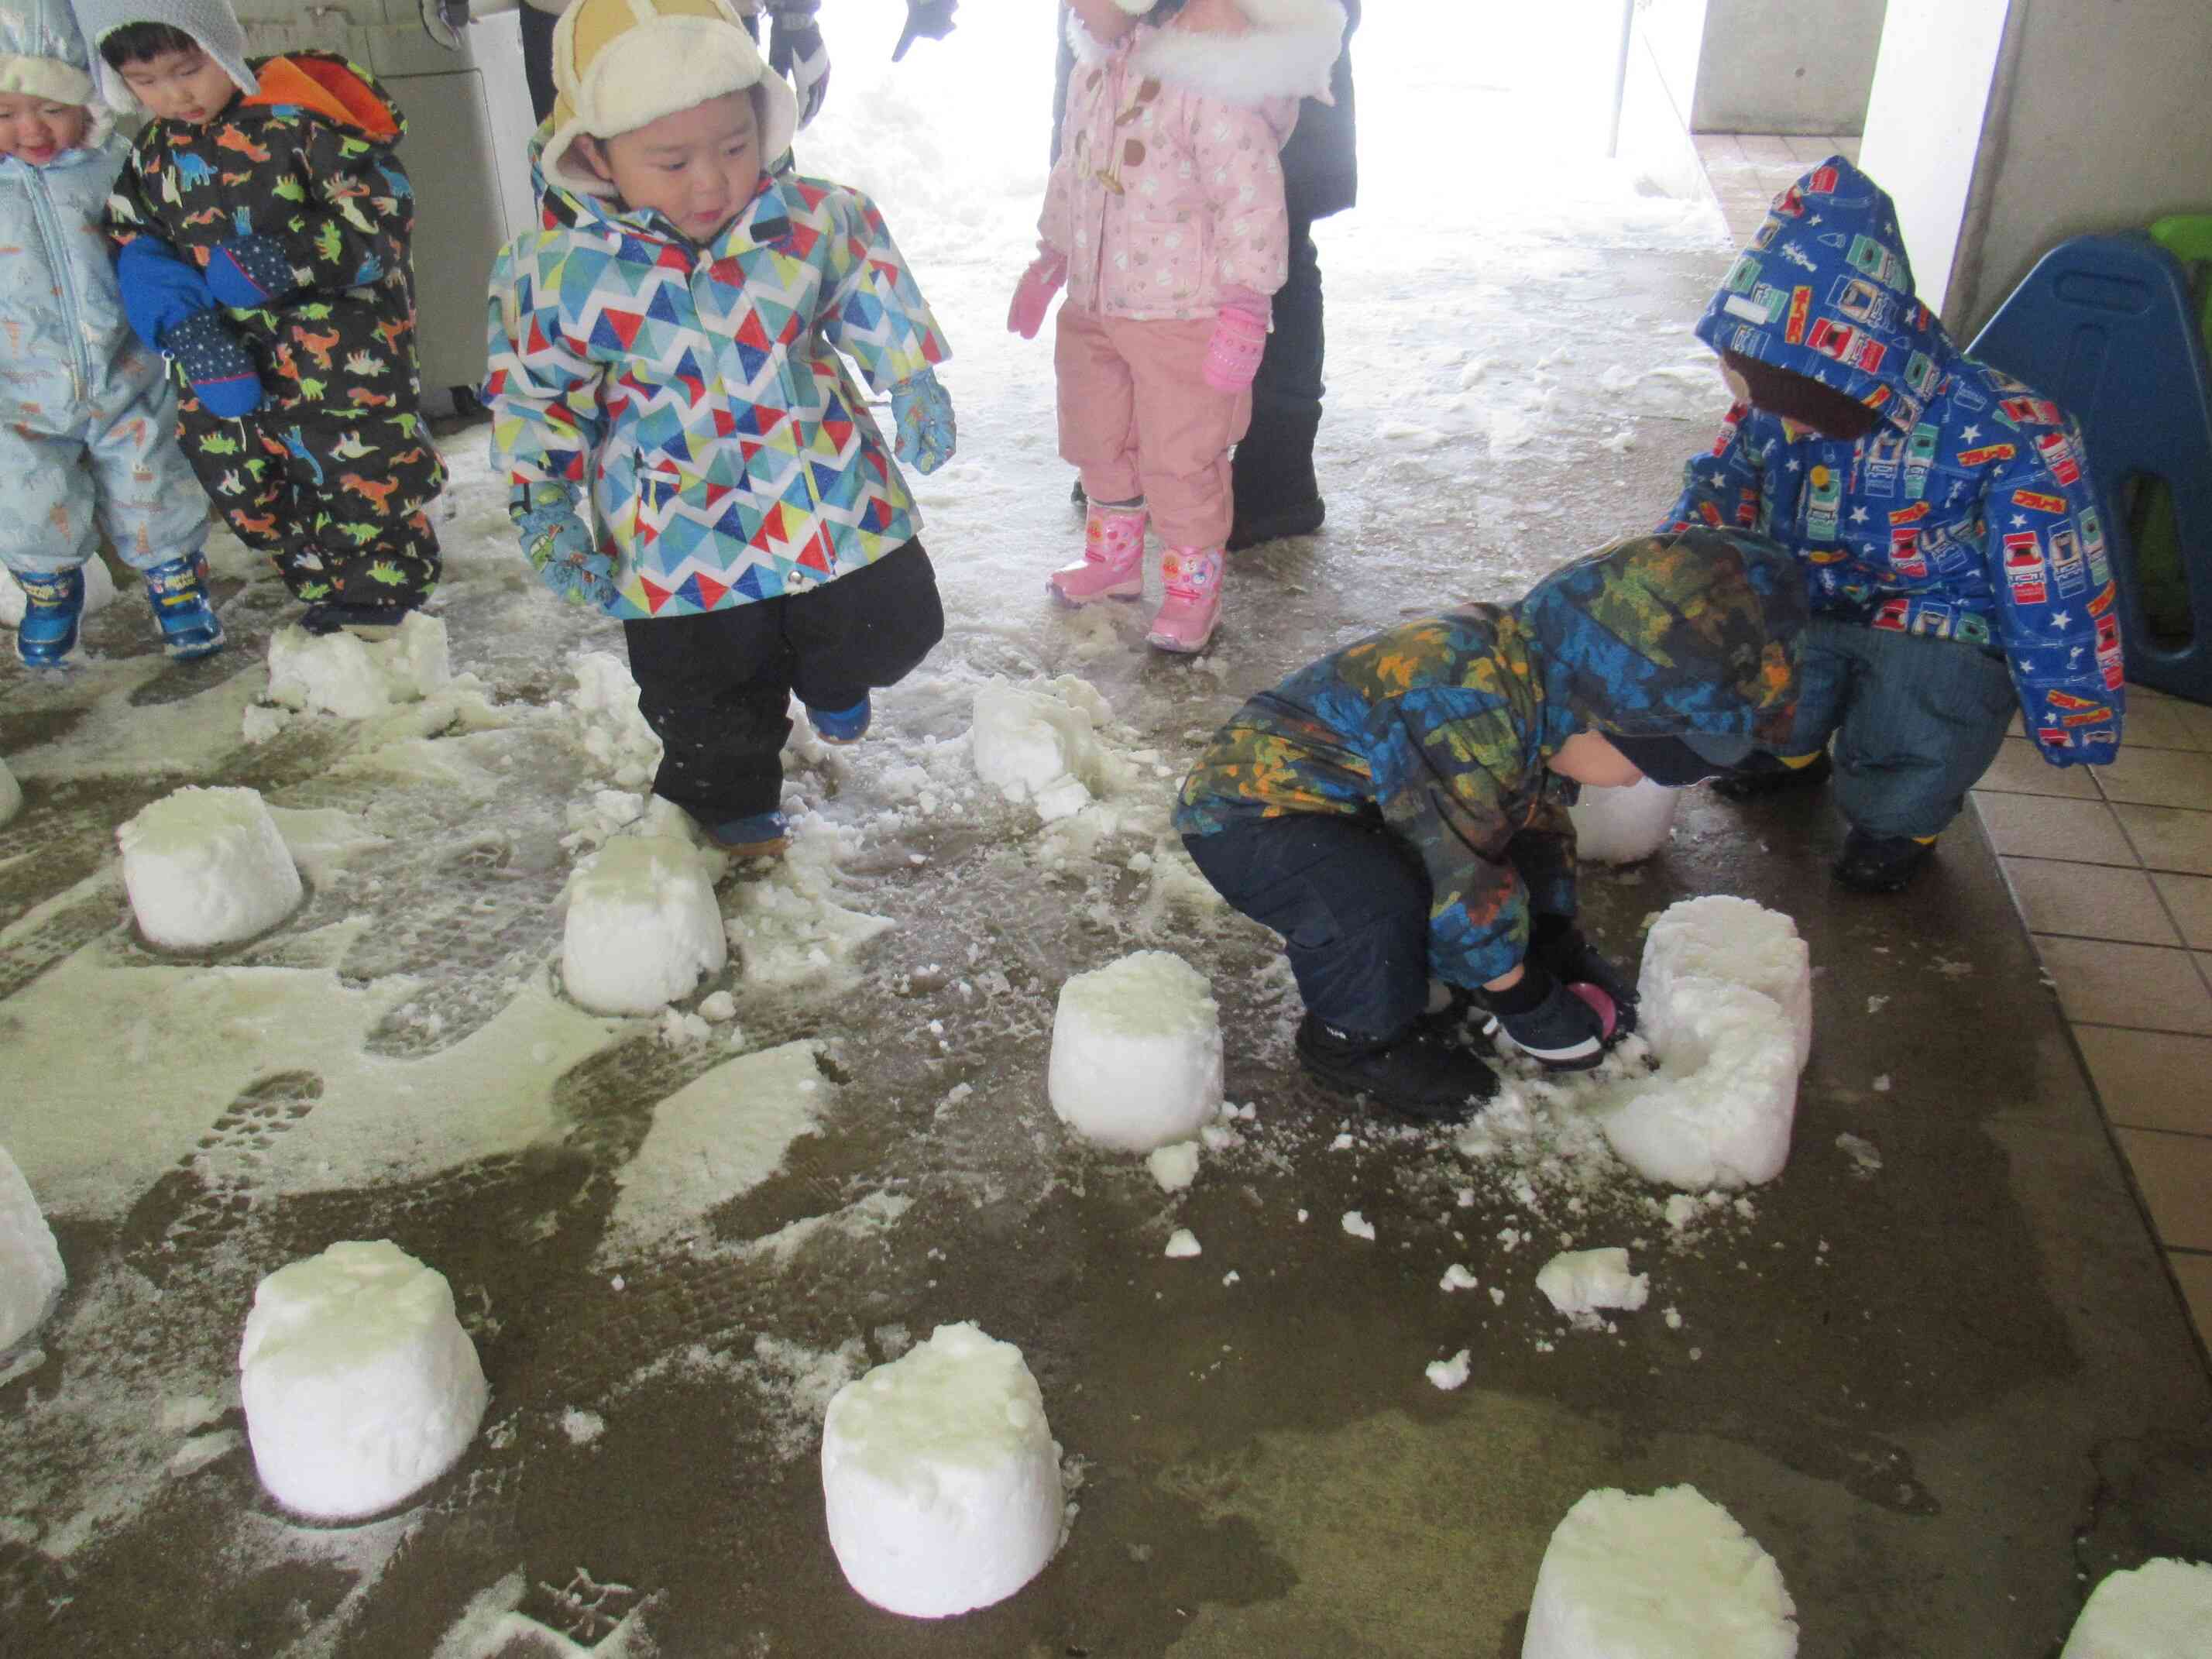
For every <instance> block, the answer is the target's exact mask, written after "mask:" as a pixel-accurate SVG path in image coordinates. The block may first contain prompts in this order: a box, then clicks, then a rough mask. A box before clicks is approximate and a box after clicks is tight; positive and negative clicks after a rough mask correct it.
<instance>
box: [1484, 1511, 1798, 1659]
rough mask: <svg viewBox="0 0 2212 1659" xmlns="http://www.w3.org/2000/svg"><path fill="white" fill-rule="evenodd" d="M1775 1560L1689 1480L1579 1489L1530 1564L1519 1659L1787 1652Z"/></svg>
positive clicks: (1787, 1618)
mask: <svg viewBox="0 0 2212 1659" xmlns="http://www.w3.org/2000/svg"><path fill="white" fill-rule="evenodd" d="M1796 1612H1797V1609H1796V1604H1795V1603H1794V1602H1792V1601H1790V1591H1789V1589H1788V1588H1787V1587H1786V1586H1784V1583H1783V1582H1782V1571H1781V1569H1780V1568H1778V1567H1777V1566H1776V1565H1774V1560H1773V1558H1772V1557H1771V1556H1770V1555H1768V1554H1767V1553H1766V1552H1765V1550H1763V1549H1761V1548H1759V1545H1758V1544H1757V1543H1756V1542H1755V1541H1753V1540H1752V1539H1751V1538H1750V1537H1749V1536H1748V1535H1747V1534H1746V1533H1745V1532H1744V1530H1743V1528H1741V1527H1740V1526H1738V1525H1737V1524H1736V1522H1735V1517H1734V1516H1731V1515H1729V1512H1728V1511H1727V1510H1724V1509H1723V1508H1722V1507H1721V1506H1720V1505H1719V1504H1716V1503H1713V1502H1712V1501H1711V1499H1709V1498H1706V1497H1705V1496H1704V1495H1703V1494H1702V1493H1700V1492H1699V1491H1698V1490H1697V1488H1696V1487H1694V1486H1668V1487H1664V1488H1662V1489H1661V1490H1660V1491H1658V1492H1654V1493H1652V1494H1651V1495H1650V1497H1648V1498H1644V1497H1639V1496H1637V1495H1635V1494H1633V1493H1630V1492H1620V1491H1618V1490H1616V1489H1614V1488H1612V1487H1604V1488H1601V1489H1600V1490H1598V1491H1596V1492H1586V1493H1584V1494H1583V1497H1582V1498H1581V1499H1580V1500H1579V1501H1577V1504H1575V1506H1574V1507H1573V1508H1572V1509H1571V1510H1568V1511H1567V1514H1566V1518H1565V1520H1563V1521H1561V1522H1559V1527H1558V1528H1557V1529H1556V1530H1555V1531H1553V1534H1552V1541H1551V1543H1550V1545H1549V1546H1548V1547H1547V1548H1546V1549H1545V1551H1544V1564H1543V1565H1542V1566H1541V1567H1540V1568H1538V1569H1537V1572H1536V1593H1535V1595H1534V1599H1533V1600H1532V1601H1530V1602H1529V1604H1528V1632H1527V1634H1526V1635H1525V1636H1524V1637H1523V1638H1522V1643H1521V1659H1792V1656H1794V1655H1795V1654H1796V1651H1797V1621H1796Z"/></svg>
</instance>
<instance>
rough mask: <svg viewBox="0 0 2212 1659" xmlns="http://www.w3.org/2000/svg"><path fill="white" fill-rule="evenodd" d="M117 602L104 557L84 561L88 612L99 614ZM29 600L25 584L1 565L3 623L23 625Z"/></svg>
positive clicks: (85, 603)
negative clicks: (26, 595)
mask: <svg viewBox="0 0 2212 1659" xmlns="http://www.w3.org/2000/svg"><path fill="white" fill-rule="evenodd" d="M114 603H115V578H114V577H113V576H112V575H110V574H108V571H107V563H106V560H104V559H87V560H86V561H85V562H84V614H85V615H86V616H88V617H96V616H98V615H99V614H100V612H101V611H105V610H106V609H107V607H108V606H109V605H113V604H114ZM27 605H29V601H28V600H27V599H25V598H24V597H23V585H22V583H21V582H19V581H17V580H15V577H14V576H13V575H11V574H9V572H8V571H7V570H6V569H5V568H0V625H4V626H6V627H9V628H21V626H22V625H23V612H24V611H25V609H26V608H27Z"/></svg>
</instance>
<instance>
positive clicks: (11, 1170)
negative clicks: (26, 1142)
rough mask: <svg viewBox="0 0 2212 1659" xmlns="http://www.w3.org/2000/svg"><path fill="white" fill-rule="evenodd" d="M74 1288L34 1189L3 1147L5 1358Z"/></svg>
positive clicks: (0, 1297) (0, 1328) (0, 1209)
mask: <svg viewBox="0 0 2212 1659" xmlns="http://www.w3.org/2000/svg"><path fill="white" fill-rule="evenodd" d="M68 1282H69V1275H68V1273H66V1272H64V1270H63V1267H62V1253H61V1248H60V1246H58V1245H57V1244H56V1243H54V1230H53V1229H52V1228H51V1227H49V1226H48V1225H46V1217H45V1216H43V1215H41V1214H40V1212H39V1200H37V1199H36V1198H34V1197H33V1196H32V1195H31V1183H30V1182H27V1181H26V1180H24V1179H23V1172H22V1171H21V1170H19V1169H17V1168H16V1167H15V1159H14V1158H10V1157H9V1156H8V1151H7V1148H5V1147H3V1146H0V1353H5V1352H8V1350H9V1349H10V1348H12V1347H14V1346H15V1345H16V1344H17V1343H18V1342H20V1341H21V1340H23V1339H24V1338H25V1337H27V1336H28V1335H29V1334H31V1333H32V1332H33V1331H34V1330H36V1329H37V1328H39V1322H40V1320H42V1319H44V1318H45V1317H46V1315H47V1313H48V1312H49V1311H51V1310H52V1307H53V1305H54V1298H55V1297H58V1296H59V1295H60V1294H61V1293H62V1286H63V1285H66V1284H67V1283H68Z"/></svg>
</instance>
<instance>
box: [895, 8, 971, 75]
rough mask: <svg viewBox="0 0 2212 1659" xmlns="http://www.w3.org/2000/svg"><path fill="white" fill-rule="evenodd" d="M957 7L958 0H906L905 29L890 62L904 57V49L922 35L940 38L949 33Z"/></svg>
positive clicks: (935, 38)
mask: <svg viewBox="0 0 2212 1659" xmlns="http://www.w3.org/2000/svg"><path fill="white" fill-rule="evenodd" d="M959 9H960V0H906V29H905V32H904V33H902V34H901V35H900V36H899V43H898V46H896V48H895V49H894V50H893V51H892V52H891V62H893V63H894V64H896V63H897V62H898V60H899V59H900V58H903V57H905V56H906V49H907V48H908V46H912V45H913V44H914V43H915V41H916V40H920V39H921V37H922V36H924V35H927V36H928V37H929V39H931V40H943V39H944V38H945V36H946V35H948V34H950V33H952V14H953V13H954V12H956V11H957V10H959Z"/></svg>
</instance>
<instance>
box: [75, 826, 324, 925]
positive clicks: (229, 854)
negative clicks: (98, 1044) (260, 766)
mask: <svg viewBox="0 0 2212 1659" xmlns="http://www.w3.org/2000/svg"><path fill="white" fill-rule="evenodd" d="M115 839H116V842H117V843H118V845H119V846H120V847H121V848H122V849H123V884H124V886H125V889H127V890H129V892H130V895H131V909H132V910H134V911H135V912H137V917H138V927H139V930H140V931H141V932H142V933H144V934H145V935H146V937H147V939H149V940H150V941H151V942H152V943H154V944H155V945H162V946H165V947H167V948H168V949H170V950H178V951H190V950H204V949H207V948H209V947H210V946H213V945H234V944H236V943H237V942H238V941H239V940H240V939H252V937H253V936H254V935H255V934H256V933H266V932H267V931H268V930H269V929H270V928H271V927H275V926H276V924H277V923H278V922H280V921H283V920H284V918H285V917H286V916H288V915H291V914H292V910H293V908H294V907H295V906H296V905H297V904H298V903H299V902H300V899H301V893H302V891H303V890H302V889H301V885H300V872H299V867H298V866H296V865H295V864H294V863H293V862H292V854H291V849H290V848H287V847H286V846H285V845H284V837H283V835H281V834H280V833H279V832H278V831H277V829H276V819H275V818H273V817H270V814H269V808H268V807H267V806H266V805H264V804H263V802H262V799H261V797H260V795H259V794H258V793H257V792H256V791H254V790H252V789H202V788H198V787H185V788H183V789H179V790H178V791H177V792H176V793H174V794H173V795H167V796H164V797H163V798H162V799H160V800H157V801H155V802H154V803H153V805H150V806H148V807H146V808H145V809H144V810H143V811H141V812H140V813H139V814H138V816H137V817H135V818H132V819H131V821H130V822H129V823H125V824H124V825H123V826H122V827H121V828H120V829H118V830H117V831H116V832H115Z"/></svg>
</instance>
